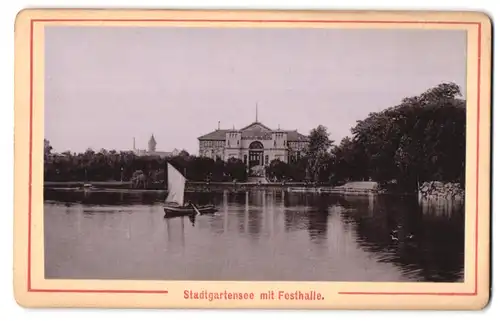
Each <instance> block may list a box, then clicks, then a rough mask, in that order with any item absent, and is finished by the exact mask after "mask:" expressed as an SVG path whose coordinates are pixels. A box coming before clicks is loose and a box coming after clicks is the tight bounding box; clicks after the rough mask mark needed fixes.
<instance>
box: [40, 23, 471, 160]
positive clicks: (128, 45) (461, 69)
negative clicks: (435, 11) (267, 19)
mask: <svg viewBox="0 0 500 321" xmlns="http://www.w3.org/2000/svg"><path fill="white" fill-rule="evenodd" d="M45 41H46V43H45V48H46V49H45V59H46V60H45V73H46V74H45V80H46V82H45V138H47V139H49V140H50V142H51V145H52V146H53V147H54V150H55V151H56V152H63V151H65V150H70V151H72V152H82V151H84V150H86V149H87V148H92V149H94V150H99V149H101V148H105V149H116V150H130V149H132V141H133V138H134V137H135V138H136V147H138V148H143V149H145V148H147V141H148V139H149V137H150V136H151V134H154V135H155V137H156V141H157V143H158V145H157V150H159V151H171V150H173V149H174V148H177V149H186V150H187V151H188V152H190V153H194V154H197V153H198V140H197V137H199V136H201V135H203V134H206V133H208V132H211V131H213V130H214V129H216V128H217V122H218V121H220V123H221V128H233V126H234V127H236V128H241V127H244V126H246V125H248V124H250V123H251V122H253V121H254V120H255V106H256V103H258V106H259V107H258V110H259V121H260V122H262V123H263V124H265V125H267V126H269V127H271V128H278V126H279V127H280V128H282V129H289V130H295V129H297V130H298V131H299V132H301V133H303V134H304V135H307V134H308V133H309V131H310V130H311V129H312V128H314V127H316V126H318V125H319V124H322V125H324V126H326V127H327V128H328V130H329V132H330V133H331V139H334V140H335V141H336V142H337V143H338V142H339V141H340V139H342V138H343V137H344V136H348V135H350V128H351V127H353V126H354V125H355V124H356V120H362V119H364V118H365V117H366V116H367V115H368V114H369V113H370V112H374V111H380V110H382V109H385V108H388V107H391V106H394V105H396V104H398V103H399V102H400V101H401V100H402V99H403V98H404V97H407V96H414V95H418V94H420V93H422V92H423V91H425V90H427V89H428V88H430V87H433V86H435V85H437V84H439V83H442V82H455V83H457V84H458V85H459V86H460V87H461V89H462V91H464V89H465V88H464V85H465V77H466V76H465V64H466V34H465V32H464V31H444V30H442V31H438V30H345V29H344V30H342V29H232V28H221V29H219V28H212V29H206V28H169V27H154V28H146V27H143V28H138V27H134V28H132V27H55V26H49V27H46V32H45Z"/></svg>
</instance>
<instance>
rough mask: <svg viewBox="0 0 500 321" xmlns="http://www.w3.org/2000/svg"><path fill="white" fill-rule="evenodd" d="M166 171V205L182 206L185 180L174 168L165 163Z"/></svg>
mask: <svg viewBox="0 0 500 321" xmlns="http://www.w3.org/2000/svg"><path fill="white" fill-rule="evenodd" d="M167 170H168V196H167V199H166V200H165V202H166V203H177V204H178V205H180V206H182V205H184V188H185V186H186V178H185V177H184V176H183V175H182V174H181V173H180V172H179V171H178V170H177V169H175V167H173V166H172V165H170V163H167Z"/></svg>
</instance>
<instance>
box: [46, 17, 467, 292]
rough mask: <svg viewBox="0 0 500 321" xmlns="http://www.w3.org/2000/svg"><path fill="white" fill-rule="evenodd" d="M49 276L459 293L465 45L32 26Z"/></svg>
mask: <svg viewBox="0 0 500 321" xmlns="http://www.w3.org/2000/svg"><path fill="white" fill-rule="evenodd" d="M43 63H44V75H43V79H44V88H43V93H44V100H43V104H44V111H43V113H44V135H43V137H39V138H38V139H40V140H41V139H44V173H43V181H44V191H43V197H44V204H43V238H44V256H43V259H44V275H45V278H46V279H81V280H193V281H201V280H206V281H335V282H441V283H443V282H446V283H461V282H464V265H465V263H464V252H465V245H464V243H465V225H466V224H465V209H464V205H465V177H466V175H465V170H466V165H467V164H466V157H465V156H466V153H465V149H466V101H467V96H466V93H467V91H466V87H465V86H466V66H467V64H466V63H467V32H466V31H465V30H451V29H450V30H445V29H423V28H413V29H412V28H405V29H401V28H393V29H390V28H378V29H377V28H371V29H368V28H292V27H288V28H271V27H261V28H244V27H225V28H222V27H217V26H213V27H210V28H199V27H174V26H153V27H147V26H141V27H138V26H77V25H76V26H62V25H47V26H45V28H44V61H43Z"/></svg>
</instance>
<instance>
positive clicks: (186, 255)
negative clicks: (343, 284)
mask: <svg viewBox="0 0 500 321" xmlns="http://www.w3.org/2000/svg"><path fill="white" fill-rule="evenodd" d="M164 198H165V194H162V193H130V192H128V193H127V192H123V193H121V192H120V193H116V192H85V193H84V192H75V191H48V190H47V191H45V212H44V228H45V275H46V278H70V279H150V280H151V279H154V280H242V281H243V280H269V281H287V280H288V281H428V282H463V265H464V208H463V205H462V204H448V203H447V204H440V205H439V206H438V205H436V204H419V202H418V200H417V198H416V197H399V196H374V197H373V196H372V197H369V196H358V197H347V196H333V195H321V194H301V193H288V192H284V191H252V192H242V193H235V192H224V193H222V192H221V193H187V194H186V198H187V199H190V200H193V201H195V202H197V203H198V204H206V203H213V204H216V205H217V206H218V208H219V211H218V212H217V213H216V214H209V215H203V216H197V217H196V218H194V219H193V218H189V217H183V218H172V219H165V218H164V212H163V207H162V202H163V200H164Z"/></svg>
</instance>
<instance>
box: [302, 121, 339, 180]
mask: <svg viewBox="0 0 500 321" xmlns="http://www.w3.org/2000/svg"><path fill="white" fill-rule="evenodd" d="M329 136H330V134H329V133H328V131H327V128H326V127H325V126H323V125H319V126H318V127H317V128H314V129H313V130H311V132H310V134H309V144H308V146H307V149H306V157H307V159H308V166H307V169H308V171H309V172H310V174H311V176H312V179H313V181H315V182H318V181H319V180H320V176H319V175H320V172H321V171H324V170H325V169H326V167H327V166H328V163H329V161H330V160H331V154H330V152H329V150H330V147H331V146H332V144H333V141H331V140H330V138H329Z"/></svg>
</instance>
